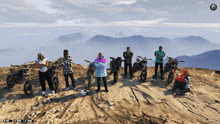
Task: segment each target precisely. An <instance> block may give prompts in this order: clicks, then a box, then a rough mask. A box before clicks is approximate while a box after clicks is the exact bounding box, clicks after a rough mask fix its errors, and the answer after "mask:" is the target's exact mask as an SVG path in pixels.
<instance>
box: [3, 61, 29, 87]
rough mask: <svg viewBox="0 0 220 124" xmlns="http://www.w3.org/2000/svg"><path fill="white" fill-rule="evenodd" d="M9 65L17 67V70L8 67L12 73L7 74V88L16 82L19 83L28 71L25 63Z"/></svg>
mask: <svg viewBox="0 0 220 124" xmlns="http://www.w3.org/2000/svg"><path fill="white" fill-rule="evenodd" d="M11 67H18V69H19V70H17V69H12V68H10V69H9V70H10V72H11V73H12V74H10V75H8V76H7V80H6V81H7V87H8V88H13V87H14V86H15V84H16V83H21V82H22V81H23V80H24V79H25V77H28V76H29V75H27V74H26V73H27V72H28V71H29V69H28V68H27V67H26V65H21V66H20V65H11ZM16 70H17V71H16Z"/></svg>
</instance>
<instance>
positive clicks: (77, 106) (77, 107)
mask: <svg viewBox="0 0 220 124" xmlns="http://www.w3.org/2000/svg"><path fill="white" fill-rule="evenodd" d="M86 97H87V96H86ZM84 99H85V97H83V98H82V100H81V102H80V104H81V103H82V102H83V101H84ZM78 109H79V104H78V105H76V110H75V111H73V112H74V114H72V115H71V116H70V117H69V118H68V119H67V120H69V119H71V118H72V117H73V116H74V115H75V113H77V112H79V111H78Z"/></svg>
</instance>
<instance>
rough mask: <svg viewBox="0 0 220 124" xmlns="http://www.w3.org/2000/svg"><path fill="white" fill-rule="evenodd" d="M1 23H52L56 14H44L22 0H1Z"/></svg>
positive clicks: (55, 18)
mask: <svg viewBox="0 0 220 124" xmlns="http://www.w3.org/2000/svg"><path fill="white" fill-rule="evenodd" d="M0 15H1V18H0V21H1V23H30V22H31V23H35V22H36V23H53V22H55V21H56V20H57V19H58V17H57V15H56V16H55V15H52V14H46V13H45V12H42V11H40V10H37V9H35V6H33V5H30V4H27V3H25V2H24V1H23V0H10V1H9V0H1V2H0Z"/></svg>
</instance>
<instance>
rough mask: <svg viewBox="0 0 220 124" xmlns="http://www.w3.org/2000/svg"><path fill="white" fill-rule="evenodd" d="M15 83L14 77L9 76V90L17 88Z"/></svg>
mask: <svg viewBox="0 0 220 124" xmlns="http://www.w3.org/2000/svg"><path fill="white" fill-rule="evenodd" d="M15 82H16V81H15V79H14V77H13V75H12V74H10V75H8V77H7V86H8V88H13V87H14V86H15Z"/></svg>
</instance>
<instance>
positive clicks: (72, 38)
mask: <svg viewBox="0 0 220 124" xmlns="http://www.w3.org/2000/svg"><path fill="white" fill-rule="evenodd" d="M85 38H86V35H84V34H82V33H81V32H78V33H74V34H69V35H60V36H59V37H58V38H57V40H59V41H76V40H82V39H85Z"/></svg>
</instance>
